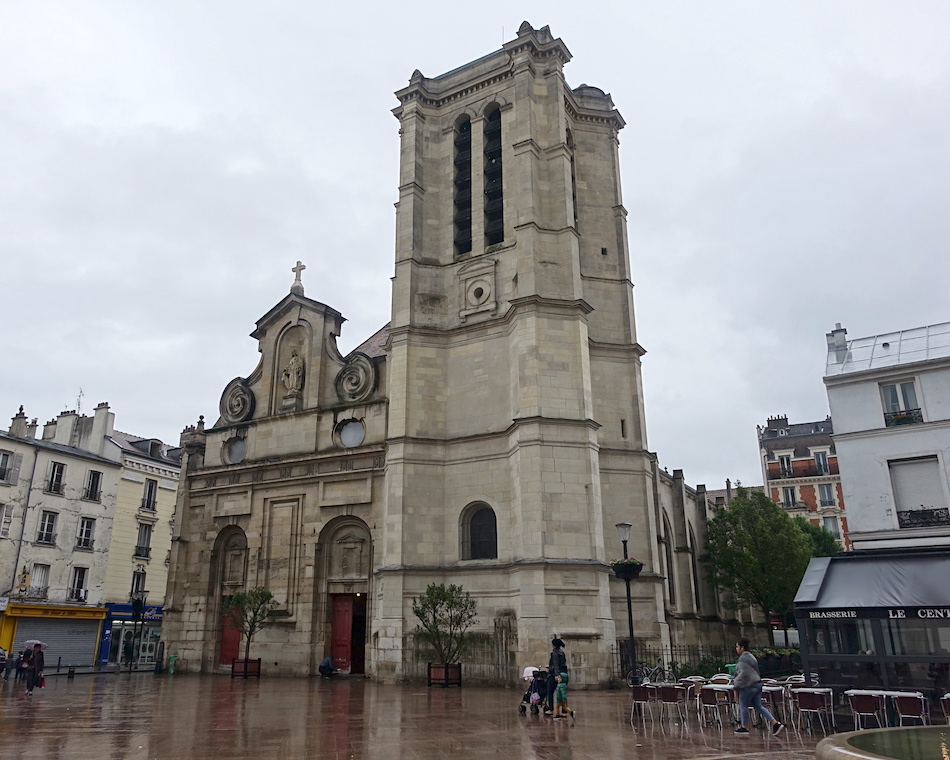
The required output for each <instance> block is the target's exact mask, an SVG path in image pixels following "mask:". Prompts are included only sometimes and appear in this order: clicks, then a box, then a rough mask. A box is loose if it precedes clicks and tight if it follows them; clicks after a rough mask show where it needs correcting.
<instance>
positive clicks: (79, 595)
mask: <svg viewBox="0 0 950 760" xmlns="http://www.w3.org/2000/svg"><path fill="white" fill-rule="evenodd" d="M87 596H89V589H85V588H71V589H69V590H67V591H66V601H68V602H84V601H86V597H87Z"/></svg>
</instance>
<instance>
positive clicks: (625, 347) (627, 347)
mask: <svg viewBox="0 0 950 760" xmlns="http://www.w3.org/2000/svg"><path fill="white" fill-rule="evenodd" d="M587 343H588V345H589V346H590V347H591V348H592V349H596V350H597V351H600V352H603V353H623V354H626V353H629V352H630V351H633V353H635V354H636V355H637V356H643V355H644V354H645V353H646V352H647V350H646V349H645V348H644V347H643V346H641V345H640V344H639V343H603V342H601V341H596V340H593V339H588V341H587Z"/></svg>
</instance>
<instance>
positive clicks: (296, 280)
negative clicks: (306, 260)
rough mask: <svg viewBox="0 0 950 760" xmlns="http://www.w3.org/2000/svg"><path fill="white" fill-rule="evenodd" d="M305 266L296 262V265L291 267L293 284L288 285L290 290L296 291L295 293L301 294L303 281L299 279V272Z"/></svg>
mask: <svg viewBox="0 0 950 760" xmlns="http://www.w3.org/2000/svg"><path fill="white" fill-rule="evenodd" d="M306 268H307V267H306V266H305V265H304V264H302V263H300V262H299V261H298V262H297V266H295V267H291V268H290V271H291V272H293V273H294V284H293V285H291V286H290V292H291V293H296V294H297V295H301V296H302V295H303V283H302V282H301V281H300V273H301V272H302V271H303V270H304V269H306Z"/></svg>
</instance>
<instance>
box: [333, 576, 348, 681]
mask: <svg viewBox="0 0 950 760" xmlns="http://www.w3.org/2000/svg"><path fill="white" fill-rule="evenodd" d="M330 656H331V657H333V665H334V667H336V668H339V669H340V670H349V669H350V664H351V662H352V659H353V596H352V595H351V594H334V595H333V620H332V622H331V624H330Z"/></svg>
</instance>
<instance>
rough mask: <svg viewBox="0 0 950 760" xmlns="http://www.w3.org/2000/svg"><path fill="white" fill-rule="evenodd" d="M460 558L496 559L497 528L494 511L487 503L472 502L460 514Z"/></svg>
mask: <svg viewBox="0 0 950 760" xmlns="http://www.w3.org/2000/svg"><path fill="white" fill-rule="evenodd" d="M461 528H462V531H461V538H462V546H461V552H460V555H461V557H462V559H497V558H498V529H497V525H496V522H495V511H494V510H493V509H492V508H491V507H489V506H488V505H487V504H473V505H472V506H471V507H469V508H468V509H466V510H465V512H464V513H463V514H462V525H461Z"/></svg>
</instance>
